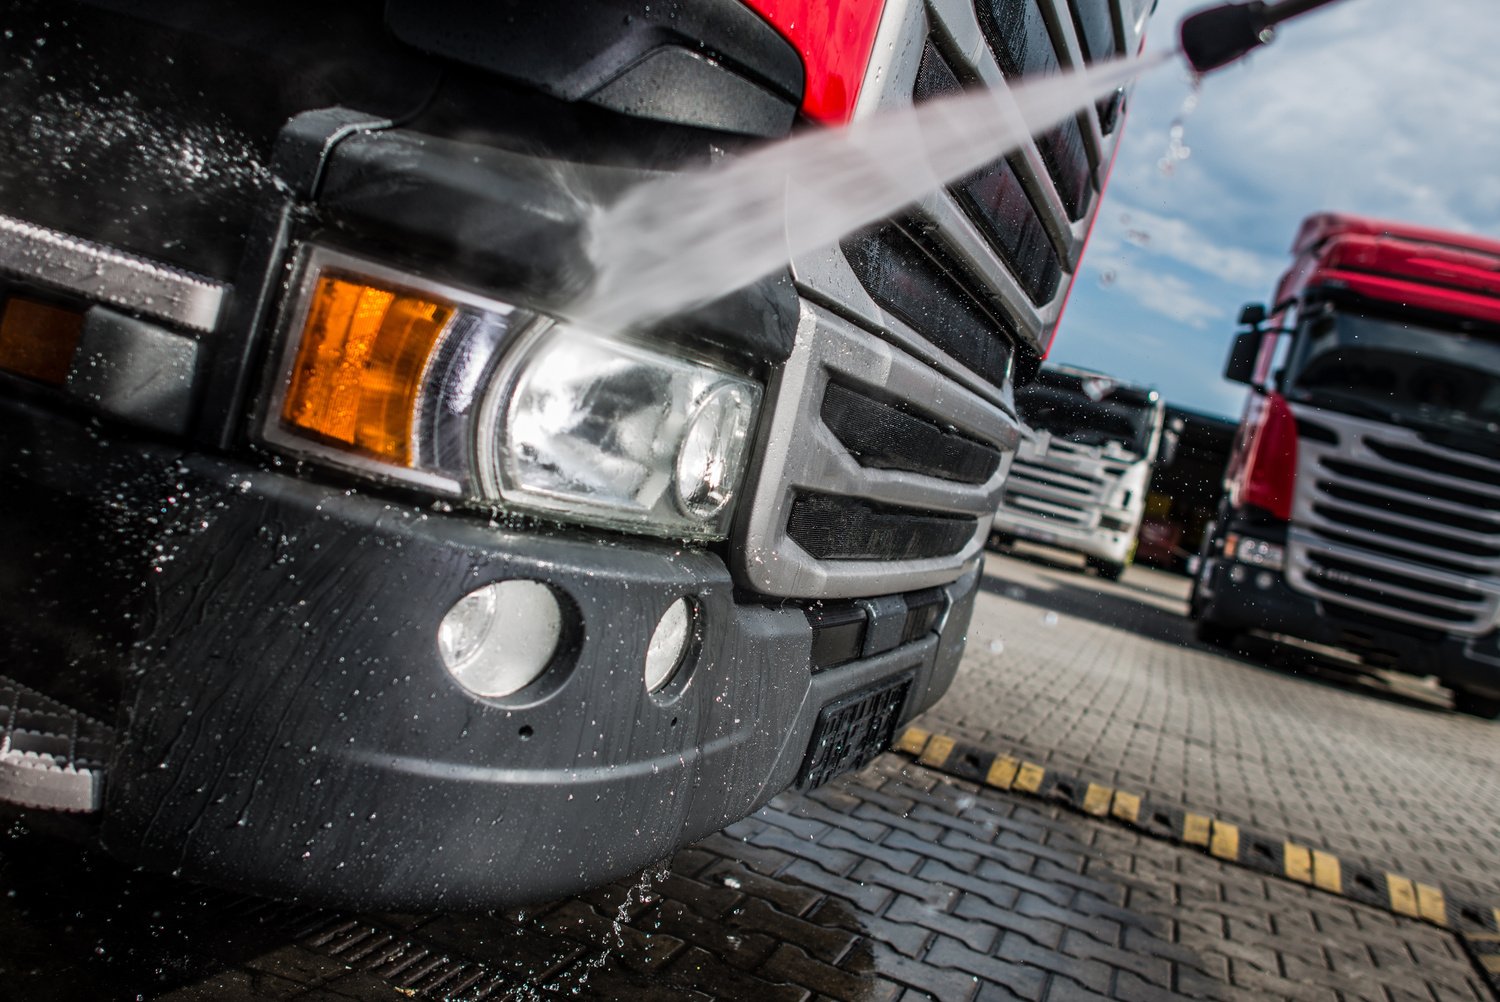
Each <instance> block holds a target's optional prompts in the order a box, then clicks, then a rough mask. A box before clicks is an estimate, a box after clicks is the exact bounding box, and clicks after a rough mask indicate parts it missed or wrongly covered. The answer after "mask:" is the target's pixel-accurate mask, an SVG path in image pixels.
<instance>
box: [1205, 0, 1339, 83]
mask: <svg viewBox="0 0 1500 1002" xmlns="http://www.w3.org/2000/svg"><path fill="white" fill-rule="evenodd" d="M1332 2H1333V0H1283V2H1282V3H1278V4H1269V3H1263V2H1262V0H1250V2H1249V3H1228V4H1223V5H1222V6H1219V7H1207V8H1205V9H1203V10H1199V11H1194V12H1193V13H1191V14H1189V15H1188V16H1187V17H1185V18H1183V19H1182V24H1180V25H1179V26H1178V28H1177V37H1178V40H1179V42H1180V43H1181V46H1182V54H1183V56H1184V57H1186V58H1187V61H1188V64H1189V65H1191V66H1192V67H1193V71H1194V72H1196V73H1207V72H1208V71H1209V70H1216V69H1218V68H1219V67H1220V66H1227V65H1228V64H1229V63H1232V62H1234V61H1235V60H1236V59H1238V58H1240V57H1241V56H1243V55H1244V54H1245V53H1247V52H1249V51H1250V50H1251V49H1254V48H1258V47H1259V46H1262V45H1265V44H1266V43H1267V42H1269V41H1270V40H1271V39H1272V38H1274V37H1275V36H1276V26H1277V25H1278V24H1280V23H1281V22H1282V21H1285V20H1287V19H1289V18H1293V17H1296V16H1297V15H1298V14H1306V13H1307V12H1308V11H1310V10H1315V9H1317V8H1318V7H1321V6H1323V5H1324V4H1327V3H1332Z"/></svg>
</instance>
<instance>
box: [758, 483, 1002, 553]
mask: <svg viewBox="0 0 1500 1002" xmlns="http://www.w3.org/2000/svg"><path fill="white" fill-rule="evenodd" d="M977 525H978V522H977V520H976V519H972V518H965V517H963V516H954V515H939V514H935V513H932V512H924V511H916V510H913V509H910V508H898V507H895V506H894V505H883V504H876V503H874V502H871V501H862V500H860V499H858V498H850V497H840V496H837V495H832V494H815V493H803V494H799V495H798V496H797V498H796V499H795V500H794V501H793V502H792V512H791V515H790V516H789V517H788V518H787V525H786V533H787V536H788V537H790V538H791V540H792V541H793V542H795V543H796V544H797V545H798V546H800V547H802V548H803V549H804V550H806V551H807V552H808V553H809V554H811V555H812V556H813V557H816V558H817V559H819V560H883V561H889V560H922V559H924V558H929V557H950V556H952V555H953V554H955V553H958V552H959V551H960V550H962V549H963V548H964V546H965V545H967V544H968V543H969V541H970V540H972V539H973V538H974V533H975V529H976V527H977Z"/></svg>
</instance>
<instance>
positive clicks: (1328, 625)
mask: <svg viewBox="0 0 1500 1002" xmlns="http://www.w3.org/2000/svg"><path fill="white" fill-rule="evenodd" d="M1236 571H1238V574H1236ZM1204 574H1205V575H1206V584H1207V587H1206V588H1201V589H1200V594H1202V595H1204V596H1205V598H1206V601H1205V602H1204V605H1203V607H1202V611H1201V614H1200V617H1199V618H1201V619H1202V620H1203V621H1205V622H1208V623H1212V624H1215V625H1218V626H1224V627H1228V628H1229V629H1233V630H1243V631H1256V632H1260V633H1267V634H1283V635H1285V636H1290V637H1297V638H1299V639H1301V640H1307V641H1311V642H1312V643H1315V644H1323V645H1326V646H1329V647H1337V648H1341V649H1344V650H1349V651H1352V652H1354V653H1362V654H1365V655H1366V657H1367V660H1369V659H1370V658H1371V656H1373V657H1374V660H1373V661H1372V663H1378V664H1380V665H1381V666H1389V667H1393V668H1396V669H1398V670H1400V671H1403V672H1409V673H1411V674H1413V675H1434V676H1436V677H1437V678H1438V679H1439V680H1441V681H1442V683H1443V684H1444V685H1446V686H1448V687H1449V688H1452V689H1460V690H1463V691H1465V692H1472V693H1475V694H1478V695H1482V696H1490V697H1500V631H1495V630H1492V631H1491V632H1490V633H1489V634H1487V635H1485V636H1482V637H1478V638H1469V637H1460V636H1455V635H1452V634H1441V633H1437V632H1436V631H1429V630H1422V629H1421V628H1419V627H1407V626H1405V625H1404V624H1402V623H1400V622H1397V621H1395V620H1390V619H1381V618H1376V617H1374V616H1366V615H1363V614H1360V613H1359V612H1358V611H1357V610H1344V609H1342V608H1339V607H1335V606H1332V605H1330V604H1329V603H1325V602H1320V601H1318V600H1316V599H1314V598H1313V597H1311V596H1309V595H1306V594H1304V593H1302V592H1299V591H1297V590H1295V589H1293V588H1292V587H1291V586H1290V585H1289V584H1287V581H1286V578H1285V577H1284V576H1283V575H1282V574H1281V572H1280V571H1273V570H1268V569H1266V568H1264V567H1257V566H1254V565H1250V564H1243V563H1236V562H1234V561H1232V560H1228V559H1225V558H1224V557H1222V556H1220V557H1213V558H1210V560H1209V563H1208V566H1207V570H1206V571H1205V572H1204ZM1236 578H1238V580H1236Z"/></svg>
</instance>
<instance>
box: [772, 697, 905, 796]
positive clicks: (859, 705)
mask: <svg viewBox="0 0 1500 1002" xmlns="http://www.w3.org/2000/svg"><path fill="white" fill-rule="evenodd" d="M915 676H916V671H915V669H913V670H910V671H906V672H903V673H902V674H900V675H898V676H896V677H895V678H888V679H884V680H882V681H881V682H879V683H878V684H876V685H873V686H870V687H869V688H867V689H862V690H860V691H859V692H853V693H850V694H849V695H847V696H844V697H843V698H842V699H838V700H835V701H834V702H832V703H829V704H828V705H827V706H825V707H823V709H822V710H821V711H820V712H819V713H818V722H817V724H816V725H815V726H814V727H813V735H812V740H811V741H810V742H808V746H807V755H806V756H805V757H804V758H803V760H802V768H801V770H800V771H799V772H798V774H797V787H798V788H799V789H802V790H810V789H812V788H813V787H815V786H821V785H822V784H824V783H826V782H828V781H829V780H830V779H832V778H833V777H835V776H837V775H839V774H840V773H843V772H848V771H850V770H851V769H858V768H861V767H862V766H865V765H868V764H869V763H870V761H871V760H872V759H874V758H875V756H876V755H879V754H880V753H881V752H883V751H885V750H886V749H887V748H889V747H890V745H891V741H892V740H893V739H894V738H895V736H896V724H897V722H898V721H899V720H900V719H901V710H902V708H903V707H905V706H906V697H907V695H908V694H909V693H910V691H911V683H912V679H913V678H914V677H915Z"/></svg>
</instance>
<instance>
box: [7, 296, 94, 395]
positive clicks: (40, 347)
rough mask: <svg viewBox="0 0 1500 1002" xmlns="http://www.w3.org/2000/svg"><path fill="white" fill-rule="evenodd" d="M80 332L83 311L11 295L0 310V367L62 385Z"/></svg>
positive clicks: (81, 329)
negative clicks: (1, 312)
mask: <svg viewBox="0 0 1500 1002" xmlns="http://www.w3.org/2000/svg"><path fill="white" fill-rule="evenodd" d="M82 335H83V314H82V313H79V312H77V311H76V310H68V309H63V308H62V307H60V306H52V305H49V304H47V303H39V302H36V301H35V300H31V299H21V298H20V297H12V298H11V299H9V300H7V301H6V303H5V312H4V313H3V314H0V369H4V370H5V371H7V372H14V373H15V374H16V375H18V376H25V377H26V378H28V379H35V380H36V381H38V382H41V383H46V384H47V385H49V386H61V385H63V384H64V383H66V382H67V381H68V370H69V369H70V368H72V365H73V353H74V352H75V351H76V350H77V349H78V339H79V338H80V337H81V336H82Z"/></svg>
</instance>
